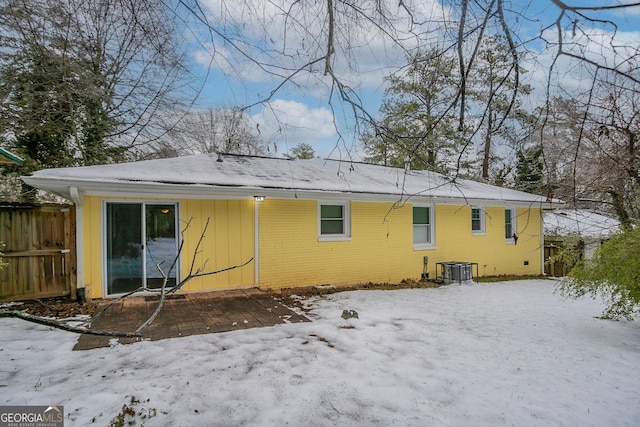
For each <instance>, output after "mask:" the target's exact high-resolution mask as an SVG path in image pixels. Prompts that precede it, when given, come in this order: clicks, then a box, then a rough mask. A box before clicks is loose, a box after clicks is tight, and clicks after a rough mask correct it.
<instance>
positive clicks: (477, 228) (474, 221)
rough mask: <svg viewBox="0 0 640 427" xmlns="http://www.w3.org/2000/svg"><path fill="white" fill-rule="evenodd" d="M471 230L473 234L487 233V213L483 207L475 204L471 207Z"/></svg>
mask: <svg viewBox="0 0 640 427" xmlns="http://www.w3.org/2000/svg"><path fill="white" fill-rule="evenodd" d="M471 231H472V232H473V234H484V233H485V214H484V209H483V208H480V207H475V206H474V207H472V208H471Z"/></svg>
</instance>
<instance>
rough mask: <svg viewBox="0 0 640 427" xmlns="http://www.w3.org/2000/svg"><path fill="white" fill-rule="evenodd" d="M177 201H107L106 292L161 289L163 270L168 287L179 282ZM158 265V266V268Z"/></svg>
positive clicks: (111, 293) (115, 293)
mask: <svg viewBox="0 0 640 427" xmlns="http://www.w3.org/2000/svg"><path fill="white" fill-rule="evenodd" d="M176 211H177V204H176V203H155V202H107V203H106V209H105V214H106V227H105V233H106V235H105V240H104V241H105V246H106V247H105V254H106V256H105V258H106V281H107V294H108V295H117V294H123V293H126V292H131V291H134V290H136V289H138V288H146V289H150V290H151V289H159V288H160V287H161V286H162V282H163V273H161V271H160V270H159V268H160V269H161V270H162V272H164V274H166V275H167V276H168V281H167V287H173V286H175V284H176V277H178V275H177V265H176V267H174V268H173V269H172V271H171V272H169V268H170V267H171V265H172V263H173V262H174V260H175V258H176V256H177V252H178V233H177V229H178V227H177V216H176ZM158 266H159V268H158Z"/></svg>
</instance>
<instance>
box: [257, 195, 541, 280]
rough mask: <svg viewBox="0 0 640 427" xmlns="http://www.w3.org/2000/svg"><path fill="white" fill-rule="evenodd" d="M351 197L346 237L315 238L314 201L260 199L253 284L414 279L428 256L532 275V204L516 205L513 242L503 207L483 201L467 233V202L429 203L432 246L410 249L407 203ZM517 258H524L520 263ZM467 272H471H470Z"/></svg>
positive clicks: (432, 263)
mask: <svg viewBox="0 0 640 427" xmlns="http://www.w3.org/2000/svg"><path fill="white" fill-rule="evenodd" d="M392 207H393V205H391V204H388V203H359V202H353V203H352V204H351V239H350V240H349V241H337V242H321V241H318V202H316V201H298V200H296V201H291V200H275V199H267V200H265V202H263V203H261V204H260V214H259V223H260V241H259V247H260V276H259V277H260V285H261V286H263V287H267V288H281V287H294V286H309V285H318V284H327V283H328V284H334V285H349V284H351V285H353V284H360V283H367V282H375V283H383V282H390V283H393V282H398V281H400V280H402V279H418V278H419V277H420V275H421V273H422V272H423V267H424V264H423V262H424V256H428V257H429V259H428V272H429V274H430V276H431V277H435V269H436V263H437V262H442V261H469V262H477V263H478V265H479V266H478V267H479V268H478V272H479V274H480V275H505V274H523V275H537V274H540V271H541V260H540V250H541V249H540V247H541V245H540V237H539V231H540V211H539V210H538V209H533V210H531V211H529V210H528V209H518V211H517V215H518V218H517V229H518V234H519V239H518V244H517V245H514V244H507V243H506V241H505V238H504V206H502V207H491V206H488V207H486V211H487V218H486V234H485V235H482V236H474V235H472V232H471V219H470V217H471V213H470V207H469V206H449V205H439V206H437V208H436V218H435V224H436V228H435V230H436V235H435V238H436V246H435V248H434V249H429V250H414V249H413V226H412V223H413V222H412V215H413V211H412V205H410V204H406V205H404V206H403V207H400V208H397V209H393V208H392ZM525 261H527V262H528V265H525ZM474 274H475V271H474Z"/></svg>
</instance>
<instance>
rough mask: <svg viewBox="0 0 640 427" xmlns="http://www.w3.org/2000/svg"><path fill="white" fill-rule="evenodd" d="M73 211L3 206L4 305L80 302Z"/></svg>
mask: <svg viewBox="0 0 640 427" xmlns="http://www.w3.org/2000/svg"><path fill="white" fill-rule="evenodd" d="M75 220H76V219H75V208H74V207H73V206H70V205H44V206H21V205H9V206H0V246H2V248H0V252H2V253H3V254H4V256H3V262H4V263H5V264H7V265H5V266H4V268H2V269H0V301H15V300H26V299H33V298H46V297H54V296H66V295H68V296H71V298H72V299H75V298H76V241H75V227H76V224H75Z"/></svg>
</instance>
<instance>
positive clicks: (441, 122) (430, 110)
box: [362, 50, 464, 171]
mask: <svg viewBox="0 0 640 427" xmlns="http://www.w3.org/2000/svg"><path fill="white" fill-rule="evenodd" d="M455 64H456V62H455V58H454V57H452V56H451V55H447V54H446V53H443V52H438V51H436V50H433V51H428V52H423V53H419V54H417V55H415V56H414V57H412V58H410V59H409V65H408V67H407V70H406V72H405V73H404V74H401V75H393V76H389V77H388V78H387V79H386V80H387V82H388V83H389V86H388V88H387V90H386V92H385V97H384V100H383V105H382V107H381V110H380V111H381V113H382V115H383V118H382V120H381V121H380V123H378V125H377V126H376V128H375V129H372V130H371V131H369V132H367V133H365V134H364V135H363V137H362V141H363V143H364V147H365V152H366V154H367V156H366V157H365V160H366V161H367V162H371V163H376V164H382V165H385V166H395V167H404V166H405V161H406V160H408V161H409V162H410V165H411V168H412V169H429V170H434V171H444V170H445V169H446V166H447V165H448V164H455V163H456V161H457V159H458V157H459V156H460V152H461V151H462V148H461V147H462V146H463V144H464V141H463V139H462V133H461V132H459V131H458V123H457V122H456V117H455V114H454V113H453V112H452V111H451V109H450V108H449V107H450V101H451V99H452V98H454V97H455V90H456V87H457V75H456V72H455V71H456V68H455Z"/></svg>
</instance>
